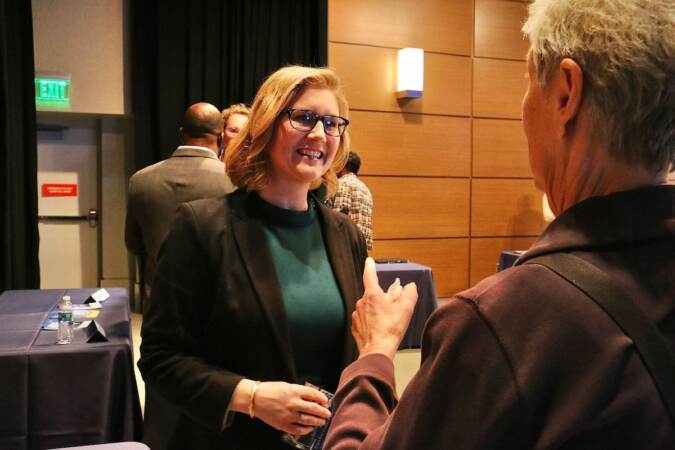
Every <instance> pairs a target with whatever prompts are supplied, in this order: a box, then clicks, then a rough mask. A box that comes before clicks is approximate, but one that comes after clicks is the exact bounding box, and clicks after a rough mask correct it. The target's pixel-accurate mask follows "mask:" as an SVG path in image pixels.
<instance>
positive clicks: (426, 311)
mask: <svg viewBox="0 0 675 450" xmlns="http://www.w3.org/2000/svg"><path fill="white" fill-rule="evenodd" d="M376 267H377V277H378V279H379V281H380V286H381V287H382V289H384V290H385V291H386V290H387V288H388V287H389V285H390V284H391V283H393V282H394V280H395V279H396V278H399V279H400V280H401V285H402V286H405V285H406V284H408V283H410V282H413V281H414V282H415V284H416V285H417V294H418V298H417V304H416V305H415V311H414V312H413V316H412V318H411V319H410V325H408V330H407V331H406V332H405V336H403V340H402V341H401V345H400V346H399V348H400V349H404V348H419V347H420V345H421V343H422V331H424V324H425V323H426V321H427V319H428V318H429V316H430V315H431V313H432V312H434V310H435V309H436V308H437V307H438V303H437V302H436V287H435V286H434V277H433V274H432V272H431V268H430V267H427V266H422V265H420V264H415V263H386V264H376Z"/></svg>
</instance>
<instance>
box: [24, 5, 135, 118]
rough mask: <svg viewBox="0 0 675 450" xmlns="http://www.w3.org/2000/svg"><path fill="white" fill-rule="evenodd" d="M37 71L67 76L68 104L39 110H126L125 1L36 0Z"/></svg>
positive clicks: (40, 107) (34, 21) (34, 29)
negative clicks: (69, 88)
mask: <svg viewBox="0 0 675 450" xmlns="http://www.w3.org/2000/svg"><path fill="white" fill-rule="evenodd" d="M31 6H32V11H33V41H34V43H33V44H34V48H35V73H36V74H37V75H57V76H59V75H62V76H69V77H70V81H71V85H70V87H71V90H70V98H71V101H70V106H69V107H61V106H56V107H55V106H49V105H44V104H38V106H37V109H38V111H59V112H69V113H88V114H89V113H91V114H120V115H121V114H128V113H130V109H129V107H128V91H129V86H128V83H127V82H126V80H125V78H128V77H125V57H126V56H127V55H126V54H125V51H124V50H125V49H124V45H125V32H124V22H125V21H124V14H125V0H32V1H31Z"/></svg>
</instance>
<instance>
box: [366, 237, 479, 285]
mask: <svg viewBox="0 0 675 450" xmlns="http://www.w3.org/2000/svg"><path fill="white" fill-rule="evenodd" d="M371 256H373V257H374V258H403V259H407V260H409V261H412V262H416V263H418V264H423V265H425V266H429V267H431V269H432V270H433V272H434V283H435V284H436V296H437V297H439V298H441V297H450V296H452V295H453V294H455V293H457V292H459V291H462V290H464V289H466V288H467V282H468V279H469V267H468V260H469V240H468V239H466V238H460V239H403V240H400V239H393V240H383V241H381V240H376V241H375V245H374V248H373V251H372V253H371ZM385 289H386V286H385Z"/></svg>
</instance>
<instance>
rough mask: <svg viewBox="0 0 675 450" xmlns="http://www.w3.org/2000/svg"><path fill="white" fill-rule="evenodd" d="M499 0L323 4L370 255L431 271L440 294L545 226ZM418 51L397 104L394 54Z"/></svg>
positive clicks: (518, 58)
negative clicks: (411, 84) (410, 96)
mask: <svg viewBox="0 0 675 450" xmlns="http://www.w3.org/2000/svg"><path fill="white" fill-rule="evenodd" d="M525 8H526V4H525V3H523V2H516V1H508V0H473V1H472V0H452V1H448V0H426V1H423V2H419V1H415V0H368V1H367V2H364V1H361V0H329V15H328V24H329V25H328V30H329V31H328V40H329V44H328V45H329V47H328V63H329V65H330V66H332V67H333V68H335V69H336V70H337V72H338V73H339V75H340V77H341V78H342V80H343V82H344V84H345V90H346V94H347V98H348V99H349V102H350V107H351V110H352V112H351V116H350V119H351V121H352V122H351V124H350V132H351V134H352V142H353V148H354V150H355V151H357V152H358V153H359V154H360V155H361V158H362V161H363V165H362V169H361V173H360V175H361V176H362V179H363V180H364V181H365V182H366V184H368V186H369V187H370V189H371V191H372V193H373V197H374V217H373V222H374V233H375V248H374V251H373V253H372V255H373V256H375V257H380V258H387V257H391V258H394V257H395V258H407V259H410V260H413V261H416V262H419V263H422V264H426V265H429V266H431V267H432V268H433V270H434V277H435V280H436V285H437V290H438V295H439V296H441V297H447V296H450V295H452V294H453V293H455V292H457V291H459V290H461V289H465V288H467V287H468V286H470V285H473V284H474V283H476V282H477V281H478V280H480V279H481V278H483V277H485V276H487V275H490V274H491V273H494V271H495V267H496V264H497V260H498V257H499V253H500V252H501V250H502V249H522V248H527V247H528V246H529V245H530V244H531V243H532V242H533V240H534V237H535V236H536V235H538V234H539V233H540V232H541V231H542V230H543V228H544V225H545V224H544V221H543V219H542V214H541V194H540V193H539V192H538V191H537V190H536V189H535V188H534V185H533V183H532V175H531V172H530V169H529V165H528V157H527V143H526V140H525V136H524V134H523V131H522V126H521V121H520V102H521V99H522V96H523V94H524V91H525V88H526V80H525V71H526V67H525V62H524V61H525V54H526V51H527V43H526V42H525V41H523V40H522V38H521V34H520V26H521V23H522V21H523V20H524V17H525ZM402 47H420V48H423V49H424V50H425V55H424V57H425V68H424V70H425V72H424V95H423V97H422V98H421V99H415V100H408V101H397V99H396V95H395V91H396V55H397V49H398V48H402Z"/></svg>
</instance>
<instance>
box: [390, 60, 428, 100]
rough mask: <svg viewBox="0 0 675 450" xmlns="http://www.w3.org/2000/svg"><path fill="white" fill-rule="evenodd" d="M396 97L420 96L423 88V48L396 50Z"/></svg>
mask: <svg viewBox="0 0 675 450" xmlns="http://www.w3.org/2000/svg"><path fill="white" fill-rule="evenodd" d="M397 87H398V88H397V92H396V96H397V97H398V98H420V97H421V96H422V91H423V90H424V50H423V49H421V48H402V49H400V50H399V51H398V80H397Z"/></svg>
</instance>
